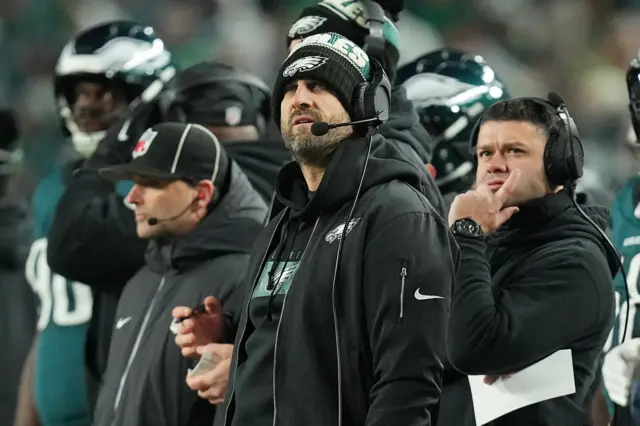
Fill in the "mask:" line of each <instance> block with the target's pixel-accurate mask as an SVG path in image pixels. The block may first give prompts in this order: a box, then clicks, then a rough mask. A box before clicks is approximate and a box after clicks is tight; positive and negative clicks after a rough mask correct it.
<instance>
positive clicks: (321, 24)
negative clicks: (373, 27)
mask: <svg viewBox="0 0 640 426" xmlns="http://www.w3.org/2000/svg"><path fill="white" fill-rule="evenodd" d="M382 31H383V34H382V35H383V38H384V39H385V49H384V57H383V58H376V59H378V60H379V61H380V62H381V63H382V65H383V67H384V69H385V72H386V73H387V75H388V76H389V79H390V80H391V81H394V79H395V70H396V68H397V66H398V60H399V58H400V50H399V49H400V33H399V31H398V28H397V27H396V26H395V24H394V22H393V20H392V19H390V18H389V17H388V16H385V22H384V25H383V28H382ZM328 32H334V33H337V34H340V35H341V36H343V37H345V38H347V39H349V40H351V41H353V42H354V43H355V44H357V45H358V46H360V47H361V48H362V47H364V44H365V37H366V36H367V35H368V34H369V27H368V26H367V23H366V20H365V14H364V10H363V8H362V5H361V4H360V3H359V2H358V1H356V0H352V1H344V0H323V1H321V2H319V3H317V4H315V5H313V6H309V7H307V8H305V9H304V10H303V11H302V13H301V14H300V16H299V17H298V20H297V21H296V22H295V23H294V24H293V25H292V26H291V28H290V29H289V33H288V34H287V46H290V45H291V42H292V41H293V40H297V39H304V38H306V37H309V36H311V35H315V34H320V33H328Z"/></svg>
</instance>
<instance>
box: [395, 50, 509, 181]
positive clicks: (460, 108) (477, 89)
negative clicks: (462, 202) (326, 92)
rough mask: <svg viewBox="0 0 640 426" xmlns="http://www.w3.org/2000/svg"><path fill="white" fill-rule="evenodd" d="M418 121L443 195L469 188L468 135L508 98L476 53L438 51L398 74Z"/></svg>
mask: <svg viewBox="0 0 640 426" xmlns="http://www.w3.org/2000/svg"><path fill="white" fill-rule="evenodd" d="M398 84H402V85H403V86H404V87H405V89H406V91H407V96H408V98H409V99H410V100H411V101H412V102H413V103H414V105H415V108H416V110H417V112H418V115H419V116H420V122H421V123H422V125H423V126H424V128H425V129H426V130H427V132H428V133H429V135H430V136H431V137H432V138H434V140H435V144H434V145H435V148H434V153H433V158H432V160H431V164H432V165H433V167H434V168H435V174H436V183H437V185H438V188H440V191H441V192H442V193H443V194H446V193H449V192H457V193H459V192H463V191H466V190H468V189H469V188H470V187H471V185H472V184H473V181H474V179H475V163H474V162H473V159H472V158H471V156H470V155H469V153H468V146H469V138H470V136H471V131H472V130H473V127H474V126H475V124H476V122H477V120H478V119H479V118H480V116H481V115H482V113H483V112H484V111H485V110H486V109H487V108H489V107H490V106H491V105H493V104H494V103H496V102H498V101H501V100H505V99H509V93H508V92H507V89H506V88H505V86H504V84H503V83H502V81H501V80H500V79H499V78H498V76H497V75H496V73H495V71H494V70H493V68H491V67H490V66H489V65H487V63H486V62H485V61H484V59H483V58H482V57H481V56H479V55H474V54H471V53H466V52H463V51H460V50H456V49H451V48H443V49H438V50H435V51H432V52H429V53H427V54H425V55H422V56H420V57H418V58H417V59H415V60H414V61H412V62H410V63H408V64H406V65H404V66H403V67H401V68H400V69H399V70H398Z"/></svg>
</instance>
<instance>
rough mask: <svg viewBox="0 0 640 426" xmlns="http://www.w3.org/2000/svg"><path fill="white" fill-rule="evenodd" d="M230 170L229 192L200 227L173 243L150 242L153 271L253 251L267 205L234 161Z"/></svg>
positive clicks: (149, 254)
mask: <svg viewBox="0 0 640 426" xmlns="http://www.w3.org/2000/svg"><path fill="white" fill-rule="evenodd" d="M230 169H231V170H230V175H231V179H230V181H229V188H228V190H227V192H226V194H225V195H224V196H223V197H222V199H221V200H220V202H219V203H218V205H217V206H215V208H214V209H213V210H212V211H211V212H210V213H209V214H208V215H207V216H206V217H205V218H204V219H203V220H202V221H201V222H200V223H199V224H198V226H196V227H195V228H194V229H193V230H191V231H190V232H189V233H188V234H186V235H184V236H181V237H177V238H175V239H173V240H172V241H169V242H167V241H160V240H151V241H150V243H149V246H148V249H147V253H146V260H147V264H148V265H149V267H150V268H151V269H152V270H154V271H156V272H159V273H161V272H162V271H166V270H167V269H177V270H180V271H182V270H186V269H191V268H193V267H195V266H197V265H199V264H201V263H202V262H204V261H207V260H211V259H213V258H216V257H220V256H224V255H228V254H241V253H244V254H249V253H251V251H252V249H253V245H254V243H255V239H256V237H257V236H258V234H259V233H260V231H262V228H263V223H264V219H265V216H266V214H267V206H266V204H265V202H264V201H263V200H262V199H261V198H260V196H259V195H258V194H257V193H256V191H255V190H254V189H253V188H252V187H251V184H250V183H249V181H248V179H247V177H246V176H245V175H244V173H242V171H241V170H240V168H239V167H238V165H237V164H235V163H234V162H233V161H232V162H231V164H230Z"/></svg>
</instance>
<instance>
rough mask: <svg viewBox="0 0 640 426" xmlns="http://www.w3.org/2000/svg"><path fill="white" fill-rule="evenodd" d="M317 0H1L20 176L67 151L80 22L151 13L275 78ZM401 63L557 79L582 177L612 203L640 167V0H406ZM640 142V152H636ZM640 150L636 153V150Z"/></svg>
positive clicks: (162, 26) (529, 82) (7, 96)
mask: <svg viewBox="0 0 640 426" xmlns="http://www.w3.org/2000/svg"><path fill="white" fill-rule="evenodd" d="M314 2H315V0H153V1H151V0H2V1H0V58H2V61H0V105H10V106H12V107H14V108H15V109H16V110H17V111H18V112H19V114H20V117H21V121H22V130H23V137H22V140H21V143H22V148H23V166H22V170H23V173H22V174H21V181H20V182H21V183H20V188H21V189H22V190H24V191H29V190H30V189H31V188H32V187H33V184H34V183H35V182H36V180H37V179H38V178H39V177H40V176H42V174H43V173H46V172H47V170H48V169H50V168H51V167H52V166H54V165H55V163H56V161H57V160H56V159H59V158H60V157H61V156H63V155H64V151H65V143H64V140H63V139H62V136H61V134H60V131H59V128H58V120H57V116H56V113H55V107H54V103H53V89H52V74H53V69H54V65H55V61H56V58H57V55H58V54H59V52H60V49H61V47H62V45H63V44H64V43H65V42H66V41H67V39H69V38H70V37H71V36H72V35H73V34H75V33H76V32H77V31H79V30H81V29H83V28H86V27H88V26H91V25H93V24H96V23H98V22H101V21H104V20H107V19H113V18H131V19H135V20H137V21H139V22H141V23H145V24H151V25H152V26H154V27H155V29H156V31H157V32H158V34H159V35H160V36H161V37H162V38H163V39H164V40H165V42H166V43H167V45H168V47H169V49H170V50H171V51H172V52H173V54H174V58H175V62H176V64H177V65H178V66H179V67H180V68H183V67H186V66H189V65H192V64H194V63H196V62H199V61H201V60H204V59H211V58H215V59H222V60H226V61H229V62H232V63H234V64H236V65H238V66H241V67H243V68H245V69H247V70H249V71H252V72H254V73H256V74H258V75H259V76H261V77H262V78H264V79H265V80H266V81H267V83H269V84H271V83H272V82H273V78H274V72H275V71H276V70H277V69H278V66H279V64H280V62H281V60H282V59H283V58H284V56H285V37H286V32H287V30H288V29H289V26H290V25H291V23H292V22H294V20H295V18H296V17H297V15H298V14H299V13H300V11H301V9H302V8H303V7H305V6H307V5H309V4H311V3H314ZM405 7H406V10H405V11H404V12H403V13H402V15H401V20H400V22H399V27H400V30H401V35H402V52H401V64H402V63H404V62H407V61H409V60H411V59H413V58H415V57H416V56H418V55H420V54H422V53H425V52H427V51H429V50H432V49H435V48H438V47H441V46H445V45H448V46H451V47H457V48H461V49H465V50H468V51H471V52H475V53H478V54H480V55H482V56H483V57H484V58H485V59H486V60H487V62H488V63H489V64H490V65H492V66H493V67H494V68H495V69H496V70H497V72H498V73H499V75H500V76H501V78H502V79H503V80H504V81H505V82H506V84H507V86H508V88H509V90H510V92H511V94H512V95H513V96H545V95H546V93H547V92H548V91H550V90H554V91H558V92H559V93H560V94H562V96H563V97H564V98H565V100H566V101H567V104H568V106H569V110H570V111H571V113H572V115H573V116H574V118H575V120H576V123H577V125H578V128H579V129H580V133H581V136H582V139H583V141H584V143H585V148H586V160H587V166H588V169H587V171H586V173H585V177H584V179H583V182H582V186H583V187H589V188H590V189H592V190H594V191H595V192H594V193H596V194H597V195H596V198H597V200H596V201H598V202H601V203H605V204H608V203H609V202H610V201H611V200H612V199H613V192H614V191H615V190H616V189H617V188H618V187H619V186H620V185H621V184H622V183H623V181H624V180H626V179H627V178H628V177H630V176H631V175H633V174H634V173H637V172H638V171H640V149H638V148H634V147H633V146H632V144H631V143H630V142H629V137H630V136H629V135H630V133H629V128H630V127H629V115H628V112H627V104H628V102H627V94H626V86H625V72H626V69H627V66H628V64H629V61H630V59H631V58H633V57H635V56H636V55H637V54H638V49H639V48H640V0H473V1H471V0H405ZM636 151H638V152H636ZM636 155H637V157H638V158H637V159H636Z"/></svg>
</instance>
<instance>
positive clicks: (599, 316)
mask: <svg viewBox="0 0 640 426" xmlns="http://www.w3.org/2000/svg"><path fill="white" fill-rule="evenodd" d="M519 207H520V211H519V212H518V213H516V215H515V216H513V217H512V218H511V219H510V220H509V221H508V222H507V223H506V224H505V225H503V226H502V227H501V228H500V229H498V230H497V231H496V232H494V233H492V234H490V235H488V236H487V237H486V238H484V239H479V238H465V237H462V236H456V240H457V241H458V244H459V245H460V252H461V260H460V267H459V269H458V274H457V277H456V285H455V288H454V289H453V295H452V301H451V317H450V322H449V334H448V336H449V338H448V342H447V348H448V351H449V357H450V361H451V363H452V364H453V366H454V367H455V368H456V369H458V370H459V371H461V372H463V373H464V374H469V375H478V374H480V375H503V374H509V373H515V372H517V371H519V370H521V369H523V368H525V367H528V366H530V365H532V364H534V363H536V362H538V361H540V360H542V359H544V358H546V357H547V356H549V355H551V354H553V353H555V352H556V351H558V350H560V349H571V351H572V357H573V367H574V368H573V370H574V376H575V384H576V392H575V393H574V394H571V395H567V396H564V397H559V398H554V399H551V400H548V401H543V402H541V403H538V404H534V405H530V406H528V407H524V408H521V409H519V410H516V411H514V412H512V413H510V414H507V415H505V416H503V417H501V418H499V419H497V420H495V421H494V422H493V423H492V425H493V426H528V425H532V426H533V425H535V426H545V425H549V426H551V425H553V426H557V425H563V426H564V425H566V426H573V425H578V426H582V425H585V424H589V422H588V413H587V412H585V408H587V407H588V404H589V401H587V394H588V392H589V388H590V386H591V384H592V382H593V380H594V378H595V375H596V369H597V368H598V357H599V356H600V353H601V351H602V348H603V346H604V343H605V341H606V339H607V337H608V335H609V331H610V330H611V327H612V326H613V321H614V312H615V305H614V290H613V281H612V279H613V276H614V275H615V273H616V272H617V270H618V267H617V262H616V259H615V254H614V252H612V251H611V249H610V248H608V247H607V243H606V241H605V239H604V237H603V236H602V235H601V234H600V233H599V232H598V231H597V230H596V229H595V227H594V226H592V225H591V224H590V223H589V222H588V221H587V220H585V219H584V218H583V217H582V216H581V215H580V214H579V212H578V211H577V209H575V207H574V206H573V203H572V201H571V197H570V195H569V194H568V193H567V192H565V191H561V192H559V193H557V194H549V195H547V196H545V197H543V198H540V199H537V200H533V201H530V202H528V203H525V204H523V205H522V206H519ZM584 209H585V211H586V213H587V214H588V215H589V216H590V217H591V218H592V220H593V221H595V222H596V223H597V224H598V225H599V226H600V227H601V229H605V227H606V224H607V219H608V211H607V210H606V209H604V208H599V207H595V206H592V207H585V208H584ZM470 398H471V396H470V393H469V387H468V383H467V381H466V380H458V381H457V382H450V383H449V384H448V385H447V386H445V388H444V390H443V401H442V411H441V417H440V419H441V423H440V424H441V425H443V426H445V425H450V424H456V425H460V426H465V425H469V426H471V425H475V422H474V418H473V410H472V405H471V400H470ZM463 407H464V408H463ZM465 408H466V411H465ZM463 414H464V415H466V417H465V416H463ZM454 421H455V423H452V422H454Z"/></svg>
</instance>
